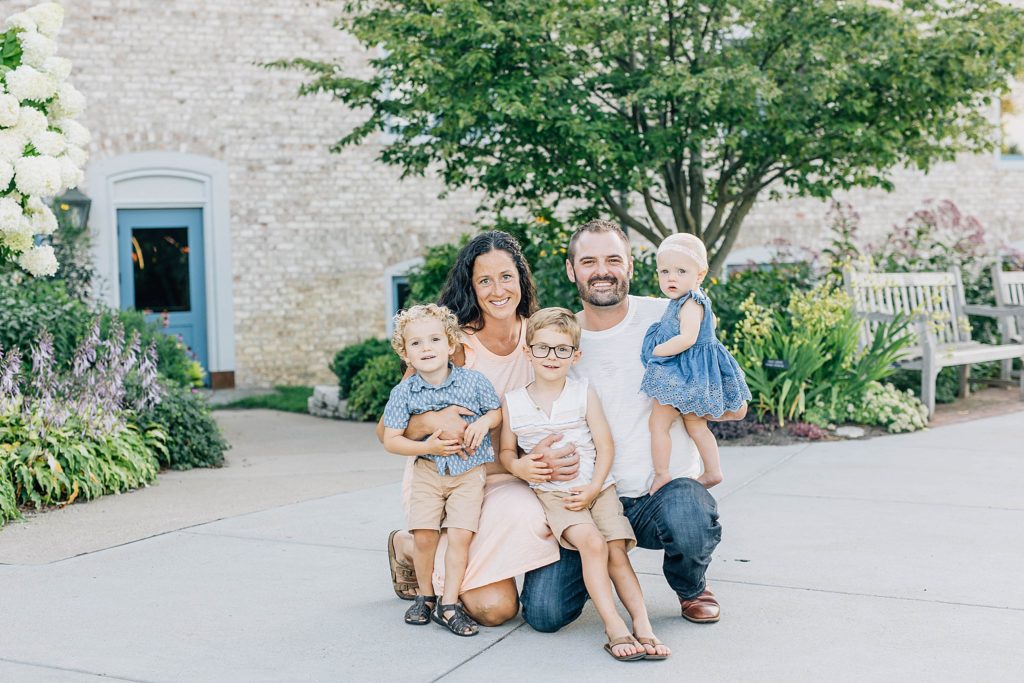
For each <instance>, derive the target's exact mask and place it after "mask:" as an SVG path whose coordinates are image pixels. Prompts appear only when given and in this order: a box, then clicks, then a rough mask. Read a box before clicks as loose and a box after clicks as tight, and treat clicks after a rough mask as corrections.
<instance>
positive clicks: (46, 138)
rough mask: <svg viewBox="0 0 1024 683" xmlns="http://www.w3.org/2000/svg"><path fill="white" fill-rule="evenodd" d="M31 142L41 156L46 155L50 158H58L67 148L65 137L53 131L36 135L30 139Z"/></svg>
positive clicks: (45, 131)
mask: <svg viewBox="0 0 1024 683" xmlns="http://www.w3.org/2000/svg"><path fill="white" fill-rule="evenodd" d="M29 142H31V143H32V146H33V147H35V148H36V151H38V152H39V153H40V154H45V155H46V156H50V157H57V156H60V155H61V154H63V153H64V150H65V149H66V148H67V146H68V145H67V142H66V141H65V140H64V135H62V134H61V133H56V132H54V131H52V130H44V131H43V132H41V133H36V134H35V135H33V136H32V137H30V138H29Z"/></svg>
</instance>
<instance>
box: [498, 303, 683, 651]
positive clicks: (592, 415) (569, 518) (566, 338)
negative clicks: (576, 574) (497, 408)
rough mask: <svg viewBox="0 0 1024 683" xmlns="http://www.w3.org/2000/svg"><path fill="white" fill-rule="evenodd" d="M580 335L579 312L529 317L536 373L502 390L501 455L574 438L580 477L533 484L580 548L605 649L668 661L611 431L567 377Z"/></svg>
mask: <svg viewBox="0 0 1024 683" xmlns="http://www.w3.org/2000/svg"><path fill="white" fill-rule="evenodd" d="M580 334H581V332H580V325H579V323H578V322H577V321H576V316H575V315H573V313H572V312H570V311H568V310H566V309H564V308H545V309H542V310H539V311H537V312H536V313H534V314H533V315H532V316H531V317H530V320H529V322H528V323H527V327H526V344H527V348H526V349H525V352H526V353H527V354H528V355H529V358H530V363H531V364H532V365H533V370H534V376H535V379H534V381H533V382H531V383H530V384H528V385H527V386H525V387H523V388H522V389H517V390H515V391H510V392H509V393H508V394H506V395H505V400H504V403H503V405H502V417H503V419H502V430H501V451H500V454H499V458H500V460H501V462H502V464H503V465H504V466H505V468H506V469H510V464H511V463H512V462H514V461H515V459H516V458H517V457H518V453H519V449H522V450H523V451H524V452H527V453H529V452H530V451H532V450H533V449H534V447H535V446H536V445H537V444H538V443H539V442H540V441H541V440H542V439H544V438H545V437H547V436H549V435H551V434H553V433H558V434H561V435H562V443H566V442H573V443H575V444H576V453H577V454H578V455H579V456H580V460H579V474H578V476H577V477H576V478H575V479H573V480H572V481H568V482H554V481H548V480H546V478H538V479H537V480H531V481H530V486H531V487H532V488H533V489H534V491H535V492H536V494H537V497H538V498H539V499H540V502H541V505H543V507H544V512H545V514H546V516H547V520H548V525H549V526H550V527H551V530H552V532H553V533H554V534H555V537H556V538H557V539H558V542H559V543H560V544H561V545H562V546H563V547H565V548H567V549H569V550H576V551H578V552H579V553H580V557H581V560H582V564H583V580H584V583H585V584H586V587H587V592H588V593H589V594H590V597H591V599H592V600H593V601H594V606H595V607H596V608H597V611H598V614H600V615H601V619H602V621H604V628H605V632H606V634H607V636H608V642H607V644H605V646H604V649H605V650H606V651H607V652H608V654H610V655H611V656H612V657H614V658H615V659H617V660H620V661H632V660H637V659H644V658H646V659H665V658H666V657H668V655H669V654H670V653H669V650H668V648H667V647H665V646H664V645H663V644H662V643H661V641H659V640H658V639H657V638H656V637H655V635H654V631H653V629H652V627H651V622H650V620H649V618H648V616H647V608H646V607H645V606H644V597H643V592H642V591H641V589H640V582H639V581H638V580H637V578H636V574H635V573H633V567H632V566H631V565H630V563H629V557H628V556H627V554H626V553H627V552H628V551H629V550H631V549H632V548H633V547H634V546H635V545H636V537H635V536H634V535H633V529H632V527H631V526H630V525H629V521H628V520H627V519H626V517H625V515H624V514H623V512H622V503H620V502H619V498H618V496H617V495H616V493H615V483H614V481H613V480H612V478H611V476H610V472H611V468H612V460H613V459H614V457H615V448H614V445H613V442H612V433H611V429H610V428H609V426H608V421H607V420H606V419H605V416H604V412H603V411H602V409H601V403H600V401H599V399H598V397H597V393H596V392H595V391H594V389H593V388H591V387H590V386H589V384H588V382H587V380H586V379H570V378H569V377H568V375H569V369H570V368H571V367H572V365H573V364H574V363H576V361H578V360H579V358H580V355H581V354H580V351H579V344H580ZM555 447H556V448H557V447H558V444H556V445H555ZM613 581H614V583H615V587H616V589H617V591H618V594H619V599H620V600H621V601H622V604H623V605H624V606H625V607H626V610H627V611H628V612H629V615H630V618H631V619H632V621H633V628H632V630H630V629H629V628H627V626H626V623H625V622H624V621H623V620H622V617H620V616H619V613H618V611H617V610H616V609H615V602H614V600H613V598H612V582H613ZM644 644H646V645H649V646H651V649H652V650H653V651H654V654H649V653H648V651H647V650H646V649H645V648H644V647H643V645H644Z"/></svg>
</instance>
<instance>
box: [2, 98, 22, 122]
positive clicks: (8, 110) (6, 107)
mask: <svg viewBox="0 0 1024 683" xmlns="http://www.w3.org/2000/svg"><path fill="white" fill-rule="evenodd" d="M20 109H21V103H20V102H18V98H17V97H15V96H14V95H0V126H13V125H14V124H16V123H17V122H18V113H19V110H20Z"/></svg>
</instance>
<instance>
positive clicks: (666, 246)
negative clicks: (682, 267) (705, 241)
mask: <svg viewBox="0 0 1024 683" xmlns="http://www.w3.org/2000/svg"><path fill="white" fill-rule="evenodd" d="M665 251H676V252H679V253H680V254H685V255H687V256H689V257H690V258H692V259H693V260H694V261H696V263H697V265H698V266H700V267H701V268H703V269H705V270H707V267H708V261H707V259H706V258H705V257H703V256H701V255H700V254H699V253H697V251H696V250H694V249H691V248H690V247H687V246H684V245H682V244H679V243H677V242H667V241H666V242H662V243H661V246H659V247H658V253H659V254H660V253H662V252H665Z"/></svg>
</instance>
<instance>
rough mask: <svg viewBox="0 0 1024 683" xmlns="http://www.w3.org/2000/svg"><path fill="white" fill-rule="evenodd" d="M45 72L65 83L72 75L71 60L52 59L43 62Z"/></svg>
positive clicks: (62, 58)
mask: <svg viewBox="0 0 1024 683" xmlns="http://www.w3.org/2000/svg"><path fill="white" fill-rule="evenodd" d="M42 68H43V71H45V72H46V73H48V74H50V75H51V76H53V77H54V78H56V79H57V81H58V82H63V81H65V80H66V79H67V77H68V76H69V75H71V60H70V59H65V58H64V57H50V58H49V59H47V60H46V61H45V62H43V67H42Z"/></svg>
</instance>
